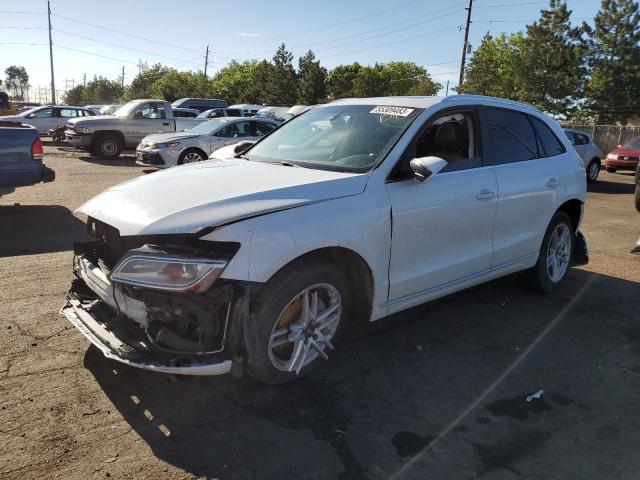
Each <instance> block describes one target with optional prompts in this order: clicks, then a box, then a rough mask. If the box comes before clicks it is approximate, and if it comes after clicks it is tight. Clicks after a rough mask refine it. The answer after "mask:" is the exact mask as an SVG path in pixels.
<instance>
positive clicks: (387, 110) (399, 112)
mask: <svg viewBox="0 0 640 480" xmlns="http://www.w3.org/2000/svg"><path fill="white" fill-rule="evenodd" d="M411 112H413V108H404V107H390V106H387V105H383V106H378V107H375V108H374V109H373V110H371V111H370V112H369V113H379V114H381V115H390V116H393V117H406V116H407V115H409V114H410V113H411Z"/></svg>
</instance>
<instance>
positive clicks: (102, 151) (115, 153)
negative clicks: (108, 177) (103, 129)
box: [93, 135, 122, 158]
mask: <svg viewBox="0 0 640 480" xmlns="http://www.w3.org/2000/svg"><path fill="white" fill-rule="evenodd" d="M93 150H94V153H95V154H96V155H98V156H99V157H103V158H118V157H119V156H120V152H121V151H122V142H121V141H120V139H119V138H118V137H116V136H115V135H102V136H101V137H99V138H98V139H97V140H96V142H95V143H94V145H93Z"/></svg>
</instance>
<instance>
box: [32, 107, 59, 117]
mask: <svg viewBox="0 0 640 480" xmlns="http://www.w3.org/2000/svg"><path fill="white" fill-rule="evenodd" d="M31 115H33V118H53V116H54V114H53V108H43V109H42V110H38V111H37V112H33V113H32V114H31Z"/></svg>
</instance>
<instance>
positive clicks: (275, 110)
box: [256, 107, 290, 122]
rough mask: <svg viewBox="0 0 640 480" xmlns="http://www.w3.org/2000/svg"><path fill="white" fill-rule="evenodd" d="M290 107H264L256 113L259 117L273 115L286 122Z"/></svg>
mask: <svg viewBox="0 0 640 480" xmlns="http://www.w3.org/2000/svg"><path fill="white" fill-rule="evenodd" d="M289 108H290V107H263V108H261V109H260V110H258V112H257V113H256V116H257V117H271V118H274V119H276V120H277V121H279V122H284V115H285V114H286V113H287V112H288V111H289Z"/></svg>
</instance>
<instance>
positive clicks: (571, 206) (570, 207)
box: [549, 198, 584, 233]
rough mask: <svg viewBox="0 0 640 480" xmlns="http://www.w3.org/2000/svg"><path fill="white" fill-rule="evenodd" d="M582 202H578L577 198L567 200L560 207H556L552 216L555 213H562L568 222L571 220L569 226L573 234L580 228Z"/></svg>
mask: <svg viewBox="0 0 640 480" xmlns="http://www.w3.org/2000/svg"><path fill="white" fill-rule="evenodd" d="M583 205H584V202H582V201H581V200H578V199H577V198H573V199H571V200H567V201H566V202H564V203H563V204H562V205H560V206H559V207H558V209H557V210H556V211H555V212H554V215H555V214H556V213H557V212H564V213H566V214H567V215H568V216H569V220H571V225H572V226H573V230H574V233H575V232H577V231H578V228H579V227H580V222H581V220H582V207H583ZM549 221H551V219H549Z"/></svg>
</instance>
